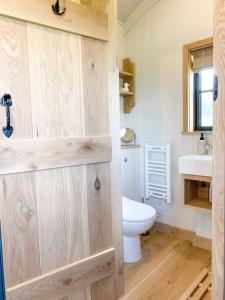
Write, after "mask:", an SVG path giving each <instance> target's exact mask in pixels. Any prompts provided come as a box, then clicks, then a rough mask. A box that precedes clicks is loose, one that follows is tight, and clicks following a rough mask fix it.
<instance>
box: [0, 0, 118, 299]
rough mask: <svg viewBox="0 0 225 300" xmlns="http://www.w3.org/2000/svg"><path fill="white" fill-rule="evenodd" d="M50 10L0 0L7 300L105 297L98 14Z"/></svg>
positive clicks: (107, 248) (108, 295) (103, 55)
mask: <svg viewBox="0 0 225 300" xmlns="http://www.w3.org/2000/svg"><path fill="white" fill-rule="evenodd" d="M51 4H52V1H48V0H47V1H43V0H23V1H21V0H20V1H19V0H11V1H5V0H0V15H1V17H0V97H3V98H2V99H3V100H7V96H4V95H5V94H10V95H11V98H12V103H13V104H12V106H10V112H11V125H12V126H13V129H14V131H13V134H12V136H11V137H10V138H7V137H5V136H4V134H3V132H2V131H1V132H0V216H1V224H2V235H3V253H4V267H5V280H6V293H7V299H8V300H49V299H54V300H86V299H87V300H88V299H97V300H101V299H107V300H110V299H115V295H114V268H115V267H114V260H115V249H114V248H113V238H112V207H111V178H110V172H111V170H110V161H111V155H112V153H111V152H112V151H111V137H110V136H109V105H108V104H109V103H108V89H107V87H108V63H107V62H108V43H107V38H108V37H107V29H108V28H107V15H106V14H104V13H100V12H97V11H93V10H91V9H89V8H87V7H85V6H83V5H80V4H75V3H72V2H70V1H67V11H66V13H65V15H63V16H56V15H54V13H53V11H52V8H51ZM6 109H7V107H5V106H0V128H1V127H4V126H6V116H5V114H6ZM114 222H115V221H114ZM119 222H120V220H118V223H119ZM118 234H119V233H118ZM101 282H102V284H101Z"/></svg>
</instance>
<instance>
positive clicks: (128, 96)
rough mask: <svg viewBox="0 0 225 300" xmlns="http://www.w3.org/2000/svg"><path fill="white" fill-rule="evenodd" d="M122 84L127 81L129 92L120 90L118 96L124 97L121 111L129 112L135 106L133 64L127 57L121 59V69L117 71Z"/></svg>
mask: <svg viewBox="0 0 225 300" xmlns="http://www.w3.org/2000/svg"><path fill="white" fill-rule="evenodd" d="M119 76H120V79H121V81H122V84H124V83H125V82H127V83H129V85H130V86H129V89H130V92H129V93H124V92H120V96H121V97H124V99H123V100H124V104H123V111H124V113H129V112H131V109H132V108H133V107H134V106H135V65H134V63H132V62H131V60H130V59H129V58H126V59H124V60H123V70H122V71H120V73H119Z"/></svg>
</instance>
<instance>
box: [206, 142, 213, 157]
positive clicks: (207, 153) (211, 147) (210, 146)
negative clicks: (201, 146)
mask: <svg viewBox="0 0 225 300" xmlns="http://www.w3.org/2000/svg"><path fill="white" fill-rule="evenodd" d="M212 149H213V145H211V144H209V143H206V144H205V154H206V155H211V154H212Z"/></svg>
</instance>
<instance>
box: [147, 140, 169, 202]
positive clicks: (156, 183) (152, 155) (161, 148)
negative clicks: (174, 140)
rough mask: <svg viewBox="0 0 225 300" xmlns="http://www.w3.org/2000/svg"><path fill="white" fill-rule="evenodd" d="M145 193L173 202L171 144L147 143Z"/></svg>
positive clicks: (149, 196)
mask: <svg viewBox="0 0 225 300" xmlns="http://www.w3.org/2000/svg"><path fill="white" fill-rule="evenodd" d="M145 194H146V195H145V196H146V198H147V199H151V198H156V199H162V200H165V201H166V202H167V203H171V144H164V145H150V144H147V143H146V144H145Z"/></svg>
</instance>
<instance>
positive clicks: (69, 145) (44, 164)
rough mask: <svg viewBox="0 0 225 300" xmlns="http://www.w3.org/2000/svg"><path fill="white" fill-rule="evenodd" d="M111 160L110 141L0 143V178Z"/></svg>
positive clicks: (63, 140) (99, 138) (17, 141)
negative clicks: (12, 174)
mask: <svg viewBox="0 0 225 300" xmlns="http://www.w3.org/2000/svg"><path fill="white" fill-rule="evenodd" d="M110 160H111V138H110V137H81V138H58V139H57V138H52V139H33V140H32V139H26V140H23V139H20V140H12V141H8V140H7V141H2V142H1V141H0V175H2V174H11V173H21V172H31V171H39V170H46V169H54V168H62V167H69V166H79V165H86V164H95V163H100V162H107V161H110Z"/></svg>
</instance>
